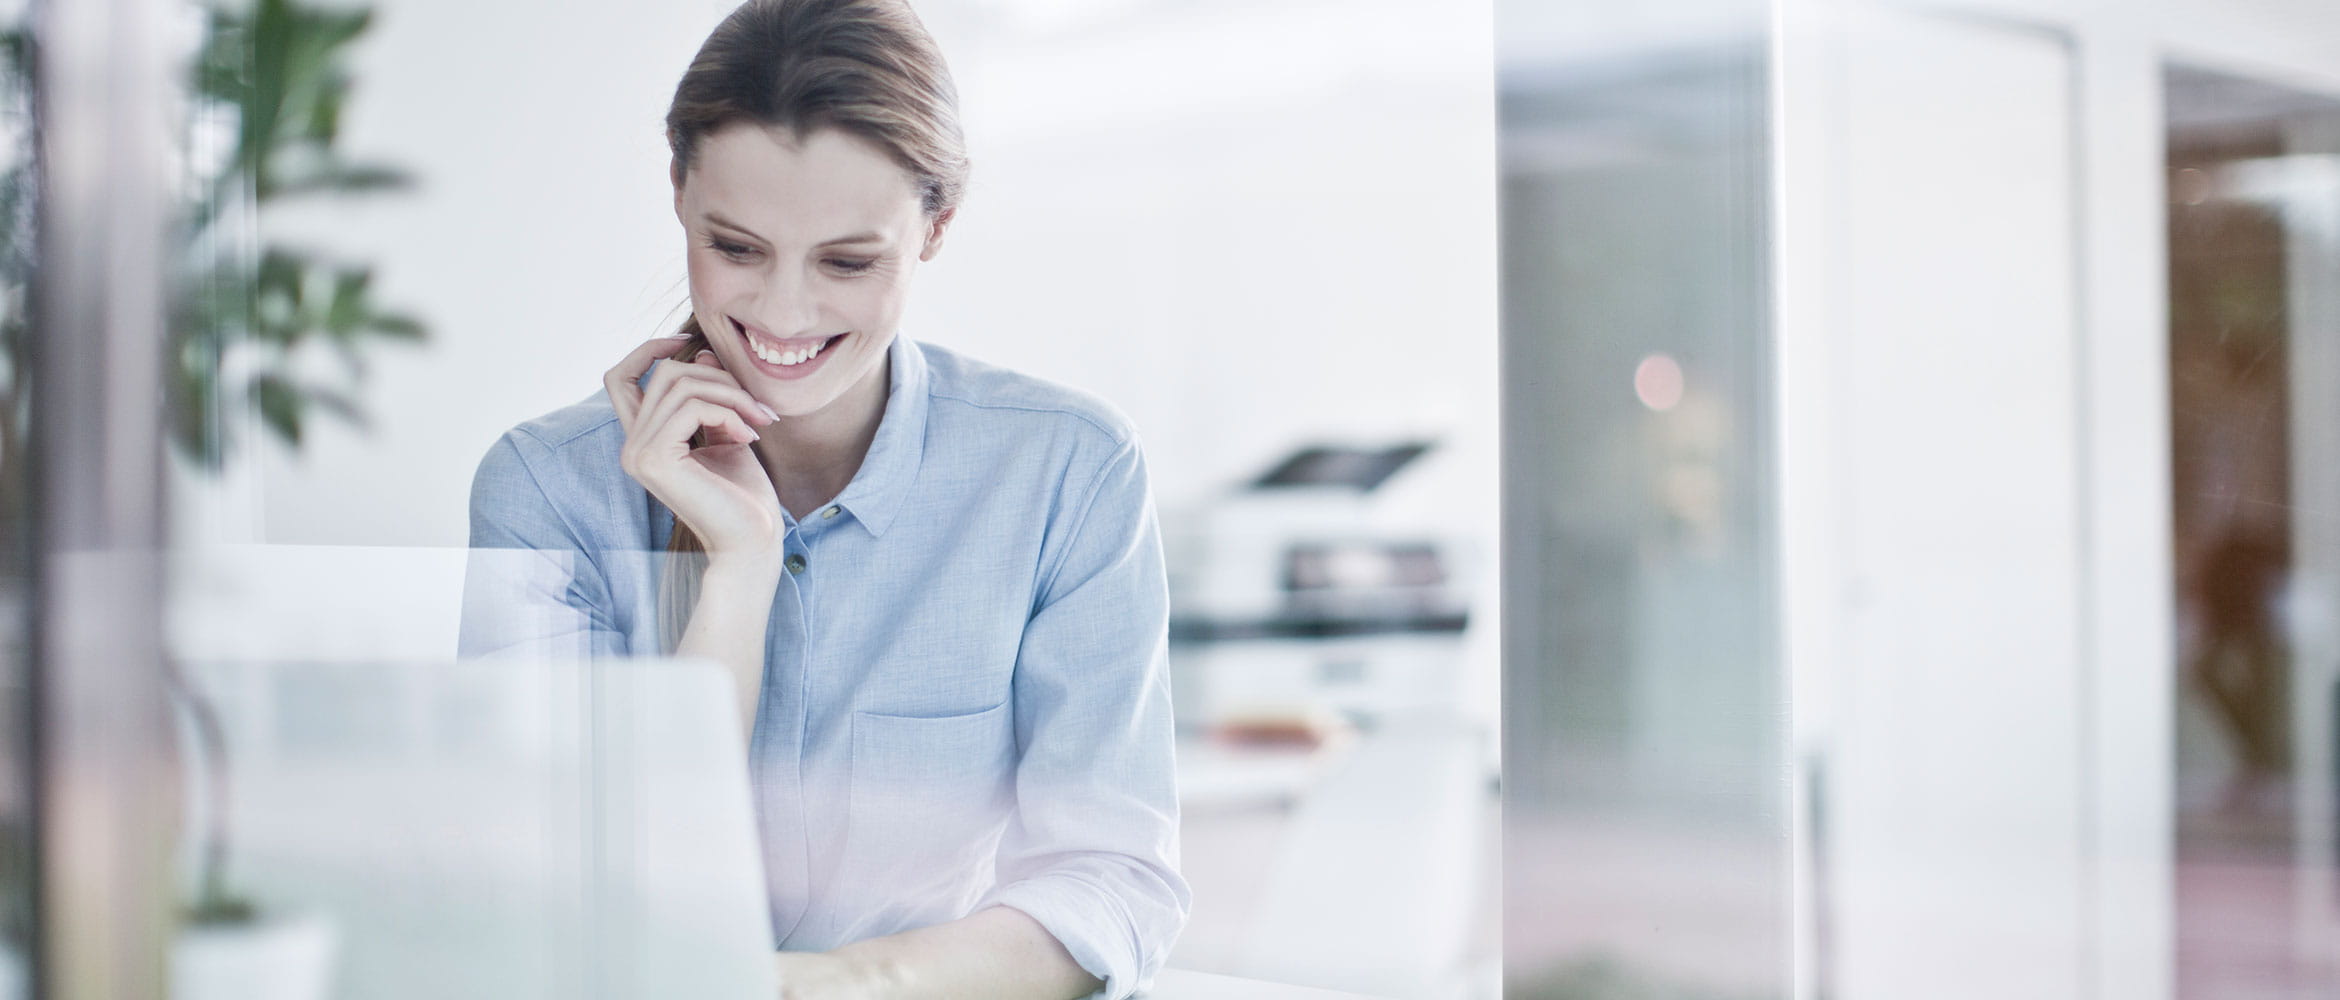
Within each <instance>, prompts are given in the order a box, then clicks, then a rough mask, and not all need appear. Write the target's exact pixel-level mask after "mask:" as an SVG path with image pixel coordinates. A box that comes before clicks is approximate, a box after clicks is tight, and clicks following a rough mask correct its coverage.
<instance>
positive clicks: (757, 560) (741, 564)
mask: <svg viewBox="0 0 2340 1000" xmlns="http://www.w3.org/2000/svg"><path fill="white" fill-rule="evenodd" d="M786 558H787V551H786V550H785V549H783V548H782V547H780V546H778V545H774V546H772V547H771V548H768V549H760V550H754V551H738V550H725V551H720V552H709V553H707V573H706V576H705V578H704V583H703V584H702V589H704V587H706V586H713V585H720V584H721V582H723V581H729V580H738V581H740V582H743V583H774V582H778V581H779V579H780V573H781V569H782V566H783V561H784V560H785V559H786Z"/></svg>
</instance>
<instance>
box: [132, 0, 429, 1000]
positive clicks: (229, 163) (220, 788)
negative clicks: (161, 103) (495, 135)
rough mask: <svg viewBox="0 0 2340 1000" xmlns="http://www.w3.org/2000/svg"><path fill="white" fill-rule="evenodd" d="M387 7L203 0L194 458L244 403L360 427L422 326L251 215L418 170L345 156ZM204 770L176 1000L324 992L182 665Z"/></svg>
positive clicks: (183, 302)
mask: <svg viewBox="0 0 2340 1000" xmlns="http://www.w3.org/2000/svg"><path fill="white" fill-rule="evenodd" d="M372 20H373V12H372V11H371V10H370V9H368V8H362V7H330V8H328V7H313V6H306V5H303V4H301V3H299V2H297V0H248V3H247V4H246V5H240V6H223V7H214V8H211V9H210V10H208V11H207V12H206V17H205V23H204V29H203V33H202V40H201V44H200V46H199V48H198V49H197V51H196V55H195V59H194V64H193V73H192V80H191V86H190V94H191V96H192V102H191V106H190V108H189V116H188V117H189V125H190V129H191V131H193V132H195V133H196V134H199V135H200V134H202V132H203V130H206V129H209V130H211V131H212V132H213V133H214V134H216V133H228V134H232V136H233V138H232V140H230V141H226V142H219V143H216V146H217V147H218V148H221V149H223V150H225V155H224V156H223V157H221V158H220V160H219V161H218V162H215V163H198V164H195V174H196V176H195V177H193V178H192V179H191V180H192V184H191V188H192V190H191V198H190V200H189V203H188V209H187V216H186V220H185V222H184V224H183V226H182V227H181V233H182V237H181V238H182V239H183V241H184V242H183V243H182V244H181V246H180V251H181V253H180V258H179V259H180V260H181V261H183V262H184V264H185V270H184V272H183V278H182V281H183V284H182V286H181V288H180V294H179V295H178V296H177V300H176V303H177V310H176V312H175V314H174V315H173V317H172V322H171V323H170V326H169V330H170V337H169V345H168V346H169V352H168V355H167V362H168V364H167V367H166V371H167V377H168V378H169V385H168V386H167V389H168V400H169V414H170V417H171V420H172V423H171V432H172V433H171V440H172V442H173V444H174V445H175V446H176V449H177V452H178V454H179V456H180V457H181V458H183V459H185V460H187V461H189V462H191V463H192V464H193V465H194V466H195V467H196V468H197V469H199V470H204V471H211V472H216V471H217V470H218V469H220V468H221V467H222V466H223V465H224V463H225V462H226V461H227V459H228V458H229V456H230V455H231V454H232V453H233V451H234V450H235V448H236V446H237V444H238V443H239V442H238V434H237V427H238V426H239V424H238V423H237V422H236V421H235V420H234V419H232V418H233V417H234V416H235V415H237V414H250V413H255V412H256V413H257V415H258V418H259V422H260V424H261V425H262V426H263V427H264V428H265V429H266V431H267V432H268V433H270V434H272V435H274V436H275V437H277V438H279V439H281V440H282V441H284V442H285V443H286V444H288V445H291V446H293V447H298V446H299V445H300V442H301V429H302V427H303V426H304V424H305V422H306V421H307V419H308V417H309V415H310V414H311V413H312V412H315V411H323V412H325V413H327V414H329V415H332V416H334V417H338V418H341V419H344V420H348V421H350V422H353V423H357V424H360V425H361V426H362V425H363V422H364V413H363V411H362V409H361V408H360V407H359V405H358V403H357V401H356V388H357V384H358V383H359V382H360V381H361V380H362V379H363V378H364V376H365V372H366V369H365V353H366V350H367V349H368V348H369V347H370V346H372V345H374V344H376V343H379V342H384V341H389V342H407V343H412V342H418V341H420V340H422V339H423V337H424V330H423V327H422V325H421V324H420V323H418V322H417V321H415V320H414V319H412V318H411V317H408V316H405V315H403V314H399V313H396V312H392V311H388V310H385V309H384V308H382V306H381V305H380V304H379V303H377V302H376V301H375V299H374V296H373V294H372V290H371V289H372V280H373V268H372V267H371V266H369V265H366V264H360V263H347V262H341V261H336V260H333V259H330V258H328V257H326V256H324V255H322V254H319V253H317V252H315V251H312V250H308V249H304V248H299V247H293V246H285V245H275V244H270V245H257V244H259V241H258V240H256V239H254V238H253V230H254V228H255V227H254V226H252V225H251V224H252V223H253V222H255V221H256V220H257V219H258V218H259V217H260V216H261V214H262V213H264V212H265V211H266V210H267V209H268V207H269V206H270V205H272V204H275V203H278V202H281V201H284V200H289V199H302V198H319V197H351V196H363V195H368V194H376V193H380V192H385V191H390V190H395V189H399V188H403V187H405V186H407V184H408V178H407V177H406V176H405V175H404V174H402V173H401V172H399V171H397V170H395V169H392V168H389V167H385V166H381V165H376V164H365V163H355V162H351V161H350V160H349V159H347V158H346V157H344V156H343V155H341V154H340V153H338V152H337V151H336V149H335V143H336V140H337V138H338V136H339V133H340V125H341V120H342V111H343V108H344V106H345V104H346V102H347V99H348V96H349V92H350V83H351V78H350V73H349V70H348V68H347V65H346V61H345V60H346V58H347V53H348V51H349V47H350V45H351V44H352V43H353V42H355V41H356V40H357V39H358V38H359V37H360V36H362V35H363V34H364V33H365V31H366V30H367V28H368V27H369V26H370V25H371V23H372ZM316 347H324V348H329V349H331V350H332V351H333V352H334V353H335V354H337V355H338V356H339V358H340V360H341V361H342V374H343V378H342V379H341V380H340V381H339V382H335V383H327V382H320V381H317V380H315V379H313V378H304V377H303V376H302V375H301V374H299V372H300V370H301V369H298V368H296V364H297V362H298V361H299V359H300V357H301V355H302V353H303V352H304V351H306V350H309V349H313V348H316ZM172 683H173V686H174V688H175V689H176V690H175V694H176V695H177V698H178V701H179V703H180V704H181V705H183V706H185V708H186V718H187V719H188V721H189V725H188V731H189V732H190V734H191V736H192V739H193V742H194V744H195V747H196V751H197V753H196V757H197V760H198V761H199V764H200V769H201V771H202V775H201V776H202V779H203V780H202V782H201V785H200V787H201V789H202V792H203V794H202V796H201V798H200V801H201V803H202V816H203V823H202V826H201V829H200V830H199V839H198V843H199V844H200V845H201V850H200V852H199V856H198V858H197V863H196V864H197V878H196V880H195V883H194V888H193V897H192V899H191V900H190V901H189V904H188V906H187V909H186V919H187V924H186V927H185V929H184V930H183V931H182V934H181V936H180V941H179V944H178V946H177V947H176V948H175V949H174V953H173V956H172V958H173V964H172V987H173V993H174V995H175V996H176V997H178V998H179V1000H209V998H212V997H218V998H221V1000H228V998H234V1000H280V998H281V1000H317V998H322V997H323V996H324V995H325V991H326V989H327V986H328V983H329V978H330V975H329V974H330V970H331V954H332V949H333V934H332V927H331V925H330V924H328V923H326V922H325V921H324V919H323V918H322V917H320V916H316V915H306V916H303V915H297V914H272V913H269V912H267V911H266V910H264V909H263V908H261V907H259V906H257V905H255V903H254V902H253V901H252V900H251V899H249V898H248V897H245V896H242V895H240V894H238V893H237V892H235V891H234V889H233V886H232V885H231V884H230V881H229V878H228V868H227V866H228V861H229V846H230V839H229V827H228V824H227V822H226V817H227V808H228V801H229V800H228V795H227V789H228V778H229V776H230V768H229V761H228V754H227V749H228V748H227V744H226V738H225V732H224V729H223V727H222V726H221V725H220V720H219V718H218V713H217V711H216V709H215V707H214V706H213V704H212V703H211V701H210V699H208V698H206V697H205V696H204V695H203V693H202V692H201V691H200V690H199V689H198V688H197V687H196V686H195V685H194V684H193V683H192V682H191V680H190V679H189V678H188V677H187V676H186V675H185V673H184V671H183V670H180V669H178V668H177V667H176V666H174V667H173V669H172Z"/></svg>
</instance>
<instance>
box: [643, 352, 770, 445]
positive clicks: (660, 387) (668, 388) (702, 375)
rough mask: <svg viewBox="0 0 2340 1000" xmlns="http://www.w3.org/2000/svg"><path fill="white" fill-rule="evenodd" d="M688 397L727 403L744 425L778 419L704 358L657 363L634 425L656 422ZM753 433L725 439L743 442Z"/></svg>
mask: <svg viewBox="0 0 2340 1000" xmlns="http://www.w3.org/2000/svg"><path fill="white" fill-rule="evenodd" d="M690 400H706V401H710V402H714V403H717V404H720V405H723V406H727V407H730V408H731V409H732V410H733V411H735V412H736V413H738V414H739V418H740V424H741V426H745V427H750V428H754V427H761V426H764V425H765V424H769V423H771V422H772V421H774V420H777V419H779V414H778V413H776V412H774V411H773V410H772V408H771V407H768V406H765V405H764V404H763V403H761V402H759V401H757V399H756V398H755V397H754V396H752V395H749V394H748V391H747V390H745V389H742V388H740V387H739V383H738V382H737V381H736V380H734V379H733V378H732V377H731V376H730V375H729V374H728V373H726V372H724V370H723V369H722V368H721V367H716V366H710V365H708V364H707V363H705V362H704V361H701V362H698V363H695V364H682V363H679V362H678V363H676V364H669V365H660V366H659V367H658V370H657V371H656V372H654V373H652V375H651V376H650V387H649V390H648V391H647V392H646V393H644V396H643V402H642V408H641V409H640V411H638V412H637V413H636V415H635V418H634V419H635V423H636V424H637V425H645V424H646V425H649V426H658V425H660V423H661V422H663V421H664V420H665V419H666V418H667V416H668V415H669V414H671V413H672V412H673V411H674V410H675V408H676V407H678V406H681V405H682V404H683V403H685V402H687V401H690ZM749 440H753V437H752V436H751V437H748V438H740V439H738V440H736V441H731V442H728V443H745V442H746V441H749Z"/></svg>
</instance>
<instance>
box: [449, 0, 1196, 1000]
mask: <svg viewBox="0 0 2340 1000" xmlns="http://www.w3.org/2000/svg"><path fill="white" fill-rule="evenodd" d="M955 100H956V99H955V96H954V95H953V92H952V87H951V84H950V80H949V77H948V74H947V72H946V71H945V69H944V66H943V63H942V59H941V57H940V54H939V53H938V52H937V51H936V50H935V47H934V44H933V42H932V40H931V39H930V38H929V37H928V36H927V34H926V32H925V30H924V28H923V27H921V26H920V24H919V22H918V21H917V19H916V17H915V16H913V15H912V14H911V13H910V11H909V10H908V8H907V7H905V6H903V5H902V4H901V3H899V2H887V0H753V2H750V3H748V4H746V5H744V6H742V7H740V8H739V9H738V10H737V11H735V12H734V13H733V14H732V15H731V16H730V17H729V18H727V19H726V20H725V21H724V22H723V23H722V25H721V26H719V27H718V28H717V29H716V30H715V32H714V33H713V35H711V36H710V37H709V38H708V39H707V42H706V44H705V45H704V46H703V47H702V48H701V49H700V52H699V54H698V56H697V58H696V59H694V60H693V61H692V63H691V66H690V69H689V70H688V72H686V73H685V74H684V76H683V79H682V82H681V84H680V85H679V86H678V87H677V88H676V91H675V98H674V103H673V106H672V108H671V110H670V111H669V113H668V116H667V138H668V143H669V146H670V147H671V150H672V153H673V162H672V168H671V175H670V180H671V182H672V188H673V197H674V209H675V214H676V217H677V219H678V221H679V222H680V223H681V227H682V230H683V234H684V237H685V239H686V240H687V243H688V246H687V259H688V262H689V264H688V267H689V275H690V297H691V318H690V319H689V320H688V321H687V322H686V323H685V324H684V326H683V328H682V329H681V330H680V331H679V332H678V334H677V335H676V336H673V337H663V338H658V339H655V340H652V341H649V342H647V343H645V344H642V345H641V346H640V347H637V348H635V349H634V350H633V351H632V352H631V353H629V354H627V355H626V356H625V357H624V358H623V359H622V360H620V361H619V362H618V363H617V364H616V365H615V366H613V367H611V368H610V369H609V371H608V372H607V373H606V374H605V377H604V380H603V389H602V391H601V392H599V393H596V394H594V395H593V396H591V397H589V398H587V399H586V400H585V401H583V402H580V403H578V404H576V405H573V406H570V407H566V408H564V409H561V410H559V411H556V412H554V413H551V414H548V415H546V416H543V417H540V418H538V419H536V420H532V421H529V422H527V423H525V424H522V425H521V426H520V427H518V428H515V429H513V430H512V431H511V432H509V433H507V434H505V435H504V436H503V438H502V439H501V440H500V441H498V442H497V444H496V445H495V447H494V448H493V449H491V450H490V452H489V454H488V455H487V457H486V459H485V460H483V461H482V462H481V464H480V467H479V471H478V473H477V474H476V476H475V478H474V481H473V486H472V502H471V519H472V524H471V544H472V546H473V547H474V548H506V549H531V550H536V551H538V552H545V553H561V554H568V555H573V556H575V557H576V558H567V559H561V560H557V562H558V565H559V566H561V567H562V569H561V571H560V572H559V573H557V574H555V575H554V577H553V578H549V579H544V580H536V581H533V582H530V581H515V580H494V579H485V578H479V577H475V578H473V579H471V580H469V581H468V582H467V595H466V603H465V618H464V623H463V646H464V651H465V652H466V653H467V654H470V655H477V654H487V653H511V652H519V653H528V654H538V655H542V654H546V653H553V652H576V653H583V654H585V655H591V656H597V657H602V656H618V655H625V654H629V653H631V654H661V653H671V654H674V655H679V656H686V657H695V658H702V659H707V660H712V661H715V662H718V663H721V664H723V665H725V666H726V667H728V668H729V670H730V672H731V675H732V679H733V682H734V684H735V687H736V690H737V692H738V694H739V706H740V710H741V712H742V716H743V721H744V722H745V723H746V726H747V728H748V729H749V731H750V732H751V733H752V736H751V738H750V741H749V759H750V773H751V776H752V778H753V779H754V783H755V789H754V794H755V796H756V797H757V800H758V801H757V805H758V810H757V814H758V816H759V819H760V822H761V829H760V834H761V838H762V843H763V853H764V863H765V869H766V877H767V880H768V900H769V905H770V915H771V919H772V922H773V933H774V941H775V944H776V946H777V947H778V948H779V949H781V951H782V954H781V955H780V960H781V969H782V979H783V981H784V983H785V990H786V995H788V996H793V997H805V998H819V997H836V998H851V997H928V996H934V997H987V996H1016V997H1074V996H1080V995H1084V994H1088V995H1096V996H1104V997H1125V996H1128V995H1130V994H1132V993H1134V992H1136V991H1137V990H1140V989H1142V988H1144V987H1145V985H1146V984H1147V982H1148V981H1149V980H1150V979H1151V978H1152V977H1153V975H1154V973H1155V971H1156V970H1158V969H1159V968H1160V966H1161V963H1162V960H1163V958H1164V956H1165V955H1166V954H1167V952H1168V950H1169V947H1170V944H1171V942H1172V941H1173V939H1175V938H1176V937H1177V935H1178V932H1179V930H1180V928H1181V927H1182V926H1183V925H1184V923H1185V920H1186V914H1187V911H1188V905H1189V893H1188V890H1187V886H1186V883H1185V881H1184V879H1183V878H1181V877H1180V875H1179V872H1178V868H1177V857H1178V846H1177V829H1178V826H1177V824H1178V806H1177V799H1176V794H1175V783H1174V781H1173V778H1172V725H1171V718H1172V717H1171V711H1170V692H1169V686H1168V679H1167V677H1166V674H1165V653H1166V637H1167V623H1168V598H1167V593H1166V590H1167V585H1166V581H1165V578H1164V574H1163V568H1162V554H1161V542H1160V539H1159V531H1158V528H1157V525H1156V519H1155V513H1154V505H1153V499H1152V494H1151V490H1150V487H1149V486H1148V480H1147V475H1146V468H1145V462H1144V459H1143V456H1142V454H1141V452H1140V450H1139V447H1138V442H1137V436H1136V432H1135V430H1134V428H1132V427H1131V425H1130V423H1129V421H1128V420H1127V419H1126V418H1125V417H1123V416H1122V415H1121V414H1120V412H1119V411H1118V410H1116V409H1115V408H1114V407H1112V406H1111V405H1109V404H1107V403H1105V402H1103V401H1102V400H1099V399H1097V398H1095V397H1093V396H1090V395H1088V394H1086V393H1083V392H1080V391H1078V390H1074V389H1070V388H1066V387H1064V386H1060V385H1055V384H1052V383H1049V382H1046V381H1043V380H1040V379H1037V378H1033V377H1030V376H1027V375H1023V374H1019V373H1016V372H1012V371H1009V370H1006V369H1003V368H999V367H995V366H992V365H988V364H984V363H982V362H979V361H976V360H974V359H972V358H968V357H965V356H962V355H959V354H957V353H956V352H953V351H951V350H948V349H946V348H942V347H938V346H935V345H931V344H923V343H919V342H916V341H913V340H910V339H908V338H906V337H903V336H902V335H901V334H900V332H899V331H900V325H901V320H902V315H903V311H904V303H905V301H906V299H907V296H908V292H909V288H910V283H911V279H912V276H913V275H914V274H915V273H916V270H917V268H918V267H919V265H921V264H922V263H924V262H927V261H930V260H932V259H934V257H935V255H936V254H937V252H938V251H939V250H940V249H941V246H942V241H943V235H944V233H945V232H946V231H947V229H948V228H949V225H950V221H951V219H952V217H953V214H954V212H955V211H956V209H957V205H958V199H959V195H960V192H961V190H962V189H963V187H964V178H965V174H966V157H965V154H964V152H963V151H962V146H961V143H960V139H959V131H958V124H957V114H956V111H955ZM661 550H663V551H664V552H665V553H666V558H664V559H662V560H660V559H634V558H627V556H628V555H629V554H641V553H648V552H658V551H661ZM548 622H551V623H557V624H553V625H547V624H546V623H548Z"/></svg>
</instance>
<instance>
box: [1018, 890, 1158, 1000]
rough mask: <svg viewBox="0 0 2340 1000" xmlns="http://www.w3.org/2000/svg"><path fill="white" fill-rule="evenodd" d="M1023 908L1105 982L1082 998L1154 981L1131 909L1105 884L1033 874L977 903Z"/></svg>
mask: <svg viewBox="0 0 2340 1000" xmlns="http://www.w3.org/2000/svg"><path fill="white" fill-rule="evenodd" d="M987 906H1007V907H1013V908H1015V909H1017V910H1021V911H1023V913H1024V914H1025V915H1027V916H1030V917H1031V918H1032V919H1033V920H1036V921H1039V922H1040V926H1041V927H1043V928H1046V929H1047V931H1048V933H1049V934H1051V935H1054V936H1055V938H1056V940H1057V942H1058V943H1060V944H1062V945H1064V950H1065V951H1067V952H1070V953H1071V954H1072V957H1073V961H1075V962H1078V963H1080V966H1081V968H1082V969H1084V970H1087V972H1088V973H1089V974H1090V975H1092V976H1095V977H1097V978H1098V979H1101V980H1103V981H1104V983H1105V985H1104V986H1103V987H1101V988H1099V989H1098V990H1097V991H1096V992H1093V993H1090V994H1089V995H1088V997H1086V998H1085V1000H1125V998H1127V997H1129V996H1130V995H1132V994H1135V993H1137V992H1139V991H1140V990H1144V989H1147V988H1150V987H1152V986H1153V985H1154V970H1153V969H1152V968H1147V967H1144V966H1145V963H1144V962H1143V960H1142V958H1141V956H1143V955H1145V953H1146V949H1145V948H1144V947H1142V946H1141V945H1140V943H1139V942H1138V941H1137V939H1136V928H1135V926H1134V924H1133V921H1132V920H1131V918H1130V913H1129V909H1128V908H1127V907H1125V906H1123V905H1122V904H1121V900H1120V899H1119V898H1118V897H1116V896H1114V894H1113V893H1111V892H1109V891H1107V890H1106V889H1105V888H1104V887H1102V886H1099V885H1096V884H1095V883H1092V882H1090V881H1089V880H1088V879H1085V878H1082V877H1080V876H1078V875H1069V874H1063V873H1056V874H1048V875H1037V876H1034V877H1032V878H1028V879H1024V880H1022V881H1018V882H1011V883H1009V884H1007V885H1003V886H1000V887H999V888H997V889H993V890H992V891H991V893H990V894H989V895H987V896H985V897H984V898H983V900H982V901H981V902H980V903H978V904H976V909H979V910H980V909H982V908H984V907H987Z"/></svg>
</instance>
